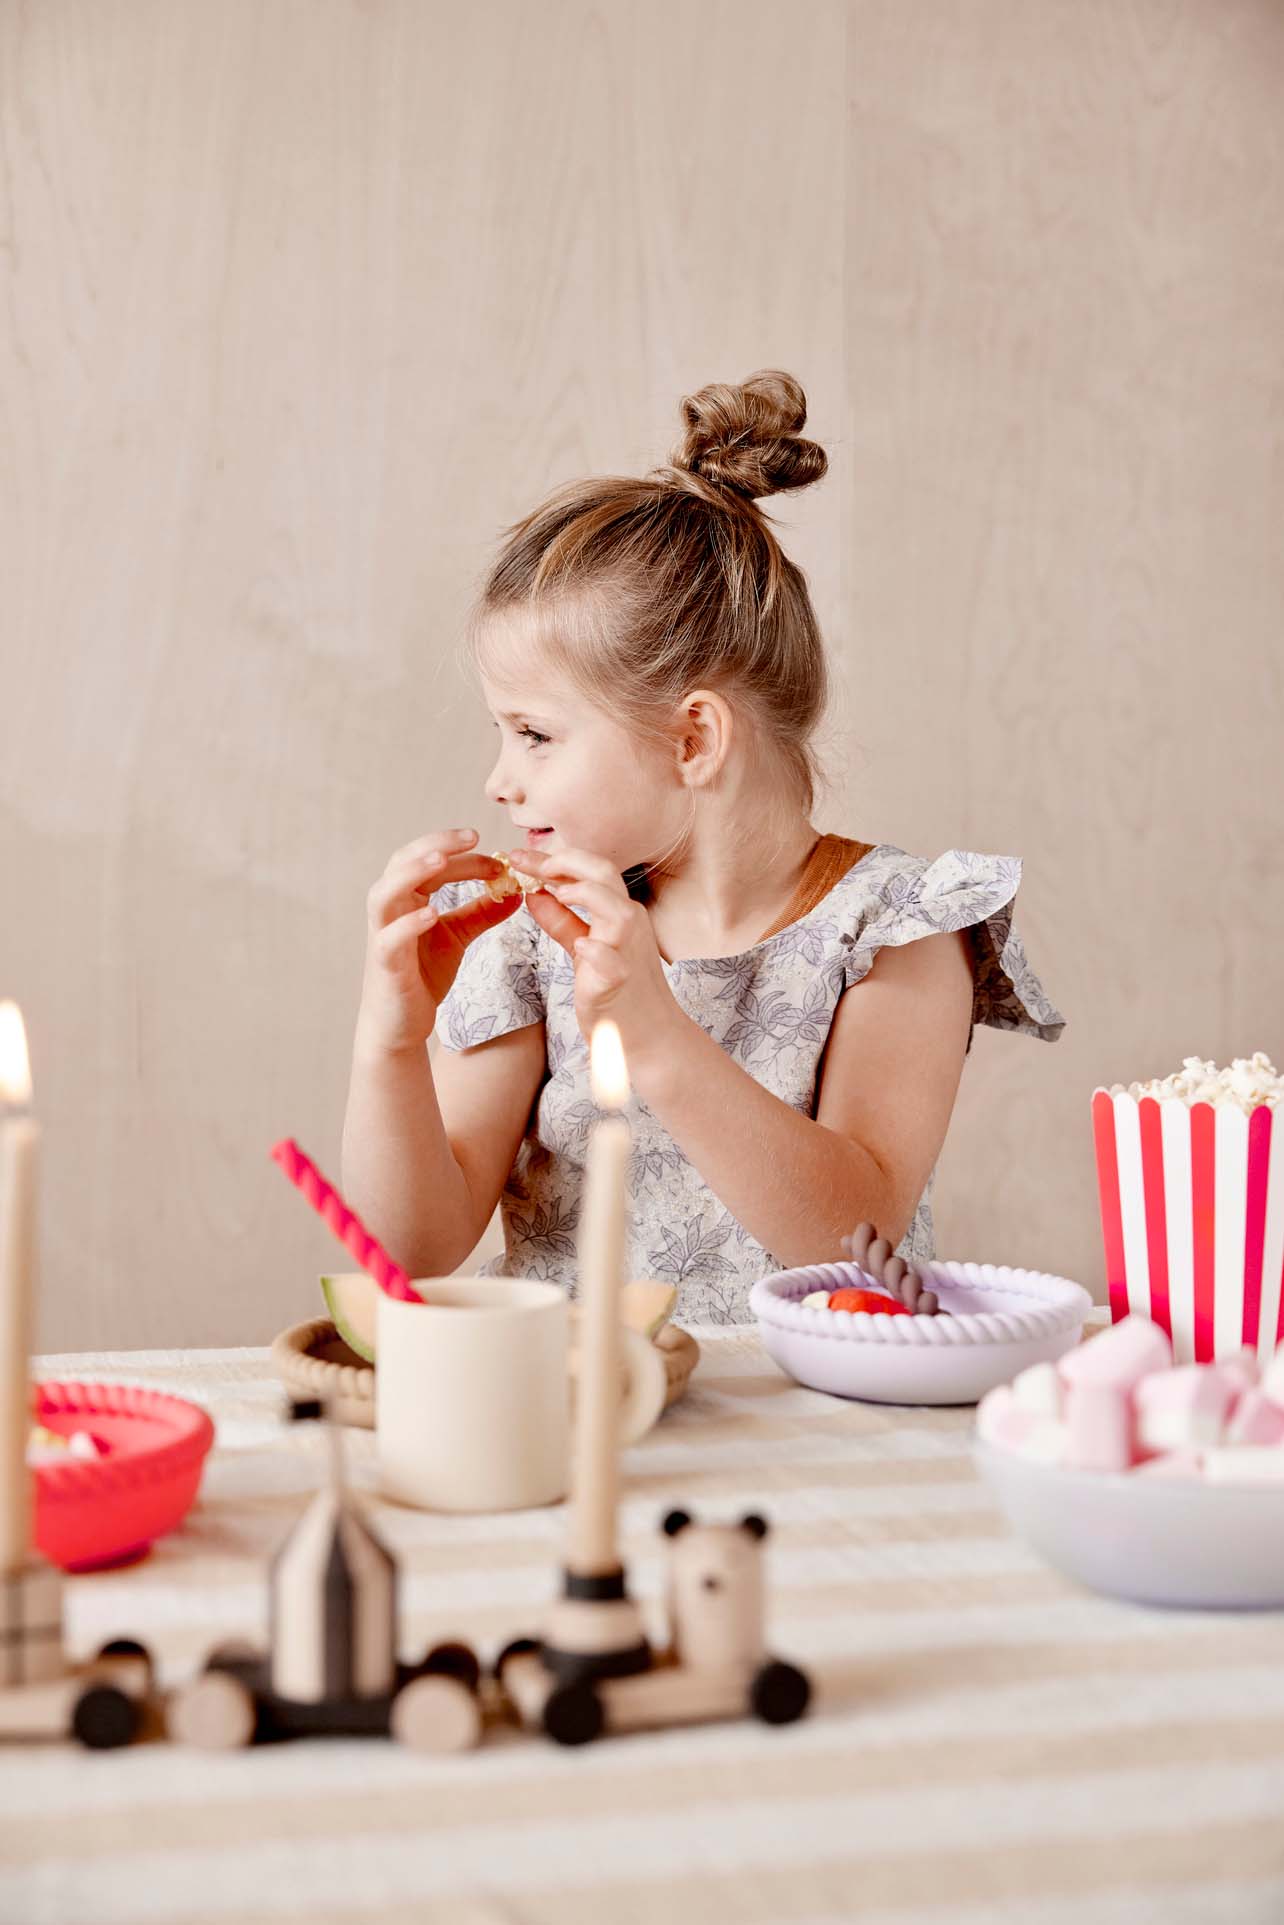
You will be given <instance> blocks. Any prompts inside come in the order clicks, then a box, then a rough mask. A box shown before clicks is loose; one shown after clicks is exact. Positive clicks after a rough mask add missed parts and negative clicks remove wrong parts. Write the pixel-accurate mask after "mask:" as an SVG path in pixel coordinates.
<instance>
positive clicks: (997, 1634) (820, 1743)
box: [0, 1330, 1284, 1925]
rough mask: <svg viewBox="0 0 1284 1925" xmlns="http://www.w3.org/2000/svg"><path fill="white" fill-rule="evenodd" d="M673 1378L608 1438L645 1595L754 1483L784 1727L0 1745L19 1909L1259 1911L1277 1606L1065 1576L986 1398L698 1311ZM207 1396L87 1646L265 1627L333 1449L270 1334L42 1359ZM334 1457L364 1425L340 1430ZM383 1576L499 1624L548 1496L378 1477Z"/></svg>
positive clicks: (478, 1634)
mask: <svg viewBox="0 0 1284 1925" xmlns="http://www.w3.org/2000/svg"><path fill="white" fill-rule="evenodd" d="M698 1335H699V1336H700V1339H701V1342H702V1343H703V1345H704V1356H703V1360H702V1363H701V1366H700V1368H699V1370H698V1371H697V1373H696V1376H695V1378H694V1380H693V1384H692V1388H691V1391H690V1393H689V1395H688V1396H687V1398H686V1399H685V1401H684V1402H682V1403H681V1404H679V1405H678V1406H677V1407H676V1408H675V1409H674V1410H672V1411H671V1412H670V1413H669V1414H668V1415H667V1417H666V1418H665V1419H664V1421H663V1422H662V1423H661V1425H660V1426H659V1427H658V1429H657V1430H656V1431H655V1432H654V1433H653V1434H652V1436H651V1437H649V1438H647V1439H646V1440H644V1442H643V1443H642V1444H641V1445H639V1446H638V1447H637V1448H636V1449H634V1450H632V1451H631V1452H629V1453H628V1455H627V1458H626V1463H625V1502H624V1510H623V1535H624V1546H625V1552H626V1556H627V1558H628V1560H629V1565H630V1576H631V1582H632V1587H633V1589H634V1591H635V1593H636V1594H637V1595H638V1596H639V1597H641V1598H642V1599H643V1600H645V1601H646V1603H647V1605H648V1608H650V1609H652V1610H655V1609H657V1608H658V1580H659V1573H660V1553H659V1541H660V1540H659V1538H658V1533H657V1531H656V1528H655V1527H656V1523H657V1520H658V1518H659V1515H660V1514H661V1512H662V1511H663V1510H664V1509H665V1508H667V1507H668V1506H669V1505H670V1504H671V1503H673V1502H680V1503H681V1504H682V1505H683V1506H684V1507H685V1508H687V1509H689V1510H691V1511H692V1512H693V1513H694V1514H696V1515H698V1516H706V1517H717V1518H727V1517H734V1516H737V1515H739V1513H740V1510H741V1509H742V1508H749V1507H751V1506H753V1507H758V1508H761V1510H762V1511H763V1512H764V1513H765V1514H766V1515H767V1516H768V1517H769V1518H770V1520H771V1523H772V1526H773V1532H772V1535H771V1537H770V1539H769V1540H768V1552H769V1564H768V1569H769V1573H770V1577H769V1585H770V1597H771V1620H772V1637H771V1641H772V1644H773V1646H774V1648H775V1649H776V1651H777V1652H778V1654H779V1655H781V1656H784V1657H789V1658H792V1659H794V1660H796V1661H797V1662H800V1663H801V1664H803V1665H804V1666H806V1667H807V1668H808V1669H809V1670H810V1672H811V1673H812V1676H813V1679H814V1681H815V1684H816V1687H817V1697H816V1703H815V1708H814V1712H813V1714H812V1715H811V1716H810V1717H809V1718H808V1719H807V1720H805V1721H804V1722H803V1723H802V1724H799V1725H796V1726H792V1727H788V1728H785V1729H777V1730H772V1729H767V1728H764V1727H761V1726H758V1725H755V1724H751V1723H747V1722H746V1723H737V1724H729V1725H708V1726H703V1727H698V1728H689V1729H685V1730H675V1731H669V1732H664V1733H660V1734H652V1735H644V1736H638V1737H632V1738H614V1739H609V1740H604V1741H603V1742H601V1743H599V1744H597V1745H593V1746H589V1747H587V1748H586V1749H584V1750H582V1751H560V1750H558V1749H556V1748H555V1747H553V1746H551V1745H549V1744H547V1743H545V1742H542V1741H538V1740H536V1739H534V1738H529V1737H524V1736H522V1735H521V1734H519V1733H516V1732H513V1733H507V1734H505V1733H501V1734H500V1735H498V1736H496V1737H493V1738H491V1739H490V1740H489V1741H488V1743H487V1744H486V1745H485V1746H484V1747H483V1748H482V1749H481V1750H479V1751H476V1752H473V1753H470V1754H465V1755H463V1756H460V1757H452V1758H432V1757H424V1756H420V1755H415V1754H411V1753H407V1752H405V1751H403V1750H401V1749H400V1748H399V1747H397V1746H396V1745H395V1744H392V1743H389V1742H383V1741H378V1740H373V1741H366V1742H348V1741H336V1740H325V1741H320V1742H310V1743H294V1744H290V1745H284V1746H279V1747H267V1748H262V1749H259V1750H254V1751H246V1752H237V1753H232V1754H226V1753H225V1754H215V1755H209V1754H202V1753H194V1752H186V1751H182V1750H179V1749H178V1748H176V1747H171V1746H169V1745H167V1744H164V1743H162V1742H150V1743H145V1744H140V1745H136V1746H134V1747H132V1748H131V1749H129V1750H126V1751H118V1752H110V1753H96V1754H91V1753H85V1752H82V1751H80V1750H78V1749H76V1748H74V1747H72V1746H65V1747H64V1746H52V1745H50V1746H33V1747H22V1748H14V1747H11V1748H8V1749H4V1748H0V1921H4V1925H55V1921H56V1922H57V1925H69V1922H70V1921H72V1920H75V1921H77V1922H78V1925H149V1922H150V1921H161V1920H164V1921H167V1922H168V1925H177V1921H183V1925H197V1921H201V1922H202V1925H204V1922H205V1921H214V1920H219V1921H228V1920H232V1919H237V1920H251V1921H259V1920H262V1921H281V1920H298V1921H305V1920H306V1921H311V1922H313V1925H319V1922H320V1921H335V1925H338V1921H344V1925H349V1922H351V1921H357V1920H371V1921H373V1920H378V1921H380V1925H390V1922H392V1921H398V1920H414V1921H416V1925H501V1922H502V1925H633V1922H634V1921H643V1920H645V1921H655V1920H663V1921H665V1922H666V1925H766V1921H772V1920H778V1919H788V1920H798V1921H806V1922H807V1925H828V1922H829V1921H834V1920H839V1919H852V1918H859V1919H862V1920H865V1921H868V1922H869V1925H929V1922H930V1925H979V1921H982V1920H984V1921H986V1922H987V1925H989V1922H990V1921H995V1922H996V1925H997V1922H998V1921H1003V1925H1008V1922H1009V1921H1010V1922H1011V1925H1071V1921H1074V1925H1081V1921H1084V1920H1086V1921H1088V1922H1089V1925H1123V1921H1128V1925H1134V1922H1135V1921H1143V1920H1145V1921H1149V1920H1155V1921H1161V1920H1162V1921H1163V1922H1164V1925H1190V1922H1191V1921H1199V1922H1200V1925H1204V1922H1205V1921H1208V1922H1209V1925H1212V1922H1213V1921H1215V1922H1216V1925H1250V1922H1251V1925H1278V1921H1280V1920H1281V1919H1284V1823H1281V1819H1282V1818H1284V1616H1280V1615H1261V1616H1240V1617H1228V1616H1224V1615H1217V1614H1212V1613H1208V1614H1200V1613H1193V1612H1191V1613H1172V1612H1158V1611H1147V1610H1141V1609H1138V1608H1135V1607H1130V1606H1126V1605H1123V1604H1116V1603H1111V1602H1108V1601H1106V1600H1105V1599H1101V1598H1097V1597H1094V1596H1091V1595H1087V1594H1084V1593H1082V1592H1080V1591H1078V1590H1077V1589H1075V1588H1074V1587H1073V1586H1072V1585H1070V1584H1069V1583H1067V1582H1064V1581H1063V1580H1062V1579H1061V1578H1059V1577H1058V1576H1056V1575H1055V1574H1054V1573H1053V1572H1052V1571H1050V1570H1048V1569H1047V1568H1045V1567H1044V1566H1043V1565H1042V1564H1041V1563H1040V1562H1039V1561H1038V1560H1037V1559H1036V1558H1035V1556H1034V1555H1033V1554H1032V1553H1028V1552H1027V1551H1026V1550H1025V1549H1024V1548H1023V1546H1022V1545H1021V1544H1020V1543H1019V1542H1017V1541H1016V1540H1015V1539H1014V1538H1013V1537H1011V1536H1010V1535H1009V1534H1008V1533H1007V1531H1006V1530H1005V1529H1004V1527H1003V1525H1002V1524H1001V1522H1000V1520H999V1518H998V1516H997V1515H996V1513H995V1510H994V1508H993V1506H992V1505H991V1503H990V1501H989V1498H988V1496H987V1495H986V1493H985V1491H984V1489H983V1488H982V1487H981V1486H980V1485H979V1483H978V1482H977V1479H976V1477H975V1476H974V1474H973V1470H972V1467H971V1463H970V1458H969V1441H970V1435H971V1429H972V1413H971V1412H970V1411H967V1410H912V1409H887V1408H879V1407H875V1406H871V1405H859V1404H850V1405H848V1404H844V1403H841V1402H838V1401H836V1400H832V1399H828V1398H825V1397H821V1396H819V1395H816V1394H813V1393H811V1392H808V1391H804V1390H801V1389H799V1388H797V1387H796V1386H795V1385H794V1384H792V1383H791V1382H790V1381H789V1380H788V1379H787V1378H785V1377H783V1376H782V1375H781V1374H780V1372H779V1371H778V1370H777V1369H776V1368H775V1366H774V1365H773V1364H772V1363H771V1362H770V1361H769V1360H768V1359H767V1357H766V1356H765V1355H764V1353H763V1352H762V1350H761V1349H760V1347H759V1345H758V1342H757V1340H756V1337H755V1336H754V1335H753V1333H752V1332H749V1331H743V1330H742V1331H735V1332H713V1331H701V1332H699V1333H698ZM37 1370H38V1374H39V1375H41V1376H44V1377H52V1376H74V1377H81V1378H91V1379H97V1380H104V1379H120V1380H132V1381H136V1382H143V1383H147V1384H150V1385H153V1386H155V1387H157V1388H165V1389H172V1390H175V1391H177V1392H179V1393H180V1394H182V1395H185V1396H189V1397H193V1398H195V1399H197V1400H199V1401H200V1402H202V1403H205V1404H206V1405H208V1407H209V1408H210V1410H211V1411H212V1413H213V1414H214V1416H215V1418H216V1421H217V1424H218V1431H219V1442H218V1448H217V1450H216V1452H215V1453H214V1455H213V1456H212V1457H211V1459H210V1462H209V1465H208V1468H207V1472H206V1478H205V1483H204V1486H203V1494H202V1498H201V1501H200V1503H199V1505H198V1507H197V1509H196V1510H195V1511H194V1512H193V1513H192V1515H191V1517H190V1519H189V1521H188V1523H187V1525H186V1526H185V1527H184V1529H183V1530H182V1531H181V1532H179V1533H177V1534H175V1535H174V1536H172V1537H171V1538H169V1539H167V1540H166V1541H164V1542H163V1543H161V1544H160V1545H158V1546H157V1547H156V1549H155V1551H154V1552H153V1553H152V1555H151V1556H150V1557H149V1558H148V1559H147V1560H146V1561H145V1562H143V1563H141V1564H139V1565H137V1566H135V1567H134V1568H133V1569H132V1570H126V1571H118V1572H109V1573H102V1574H99V1575H96V1576H92V1577H81V1578H76V1579H73V1580H70V1581H69V1583H68V1586H67V1616H68V1625H69V1636H70V1642H71V1645H72V1648H73V1652H74V1654H75V1655H80V1654H82V1653H88V1652H89V1651H90V1650H91V1649H93V1648H96V1646H97V1644H98V1642H100V1641H101V1640H102V1639H103V1638H105V1637H108V1636H112V1635H117V1634H130V1635H135V1636H139V1637H141V1638H143V1639H144V1640H145V1641H146V1642H147V1643H148V1644H149V1645H150V1646H151V1647H152V1649H153V1651H154V1652H155V1653H156V1655H157V1657H158V1659H159V1661H160V1671H161V1678H162V1681H163V1682H165V1683H171V1684H172V1683H174V1682H177V1681H179V1680H181V1679H183V1678H184V1677H186V1676H187V1675H189V1673H190V1672H191V1671H192V1669H193V1668H194V1667H195V1666H196V1665H197V1664H198V1662H199V1660H200V1658H201V1657H202V1655H203V1653H204V1652H205V1650H206V1649H207V1648H208V1647H209V1646H210V1645H211V1644H212V1643H214V1642H216V1641H218V1640H220V1639H222V1638H225V1637H228V1636H231V1635H234V1634H237V1633H241V1634H248V1635H250V1636H253V1637H259V1638H261V1637H262V1635H263V1633H264V1629H265V1622H266V1593H265V1589H264V1582H263V1567H264V1563H265V1560H266V1558H267V1556H268V1554H269V1552H270V1551H271V1549H272V1548H273V1547H274V1546H275V1545H276V1544H277V1543H278V1542H279V1541H280V1538H281V1536H282V1535H283V1534H284V1532H285V1531H286V1530H287V1529H288V1527H289V1525H290V1522H291V1520H292V1519H293V1517H294V1516H295V1515H296V1514H297V1511H298V1509H299V1508H300V1506H301V1504H302V1503H303V1501H304V1500H305V1499H306V1497H307V1495H308V1494H309V1493H310V1492H311V1491H312V1490H313V1489H314V1488H315V1486H316V1483H317V1480H318V1478H319V1476H320V1473H321V1468H322V1459H321V1455H320V1451H321V1446H322V1443H323V1439H322V1438H320V1437H319V1436H318V1434H317V1433H316V1431H315V1429H314V1427H312V1426H300V1427H296V1428H289V1429H287V1428H285V1427H283V1426H282V1425H281V1424H280V1422H279V1412H280V1409H281V1407H282V1396H281V1392H280V1390H279V1387H278V1386H277V1384H276V1382H275V1380H274V1379H273V1377H272V1375H271V1373H270V1369H269V1365H268V1361H267V1353H266V1352H265V1351H261V1350H233V1351H198V1352H184V1353H170V1354H161V1353H154V1352H134V1353H125V1354H120V1353H118V1354H114V1355H110V1356H94V1357H88V1356H77V1357H46V1358H41V1359H39V1360H38V1364H37ZM346 1435H347V1437H348V1439H349V1442H350V1446H351V1448H350V1451H349V1463H350V1465H351V1467H352V1479H353V1482H354V1484H356V1485H358V1486H361V1487H363V1488H367V1489H372V1488H373V1481H374V1467H373V1462H372V1455H371V1451H372V1442H373V1440H372V1438H371V1437H370V1435H369V1434H368V1433H365V1432H359V1431H349V1432H347V1433H346ZM374 1514H375V1517H376V1520H377V1524H378V1527H379V1529H380V1531H381V1533H382V1534H383V1535H384V1536H385V1538H386V1540H387V1541H388V1542H389V1543H390V1544H391V1545H392V1546H393V1547H394V1548H395V1549H396V1551H397V1552H398V1554H399V1556H400V1559H401V1563H402V1572H403V1588H402V1641H403V1646H404V1655H406V1656H407V1657H413V1656H417V1655H418V1654H419V1653H420V1652H421V1651H422V1648H423V1646H424V1644H425V1642H426V1641H428V1640H430V1639H433V1638H436V1637H437V1636H439V1635H440V1634H443V1633H447V1632H450V1631H456V1632H462V1633H463V1634H464V1635H466V1636H467V1637H469V1638H470V1639H471V1640H472V1641H473V1642H474V1643H475V1644H476V1645H477V1646H478V1647H479V1648H480V1650H481V1652H482V1655H483V1656H485V1657H489V1656H491V1655H493V1653H494V1651H495V1650H496V1649H497V1648H498V1646H499V1645H500V1644H501V1643H502V1642H504V1641H506V1640H507V1638H508V1637H509V1636H511V1635H513V1634H516V1633H520V1632H522V1631H524V1630H527V1629H529V1628H531V1627H532V1625H533V1624H534V1623H535V1622H536V1621H537V1618H538V1614H539V1610H540V1607H541V1605H542V1604H543V1603H544V1602H545V1600H547V1599H548V1598H549V1596H550V1595H551V1589H552V1584H553V1580H554V1573H555V1569H556V1567H557V1564H558V1561H559V1552H560V1528H559V1527H560V1518H561V1512H560V1510H550V1511H547V1512H525V1513H521V1514H518V1515H510V1516H505V1517H486V1518H443V1517H432V1516H426V1515H421V1514H419V1513H417V1512H413V1511H408V1510H404V1509H399V1508H396V1507H393V1506H391V1505H387V1504H382V1503H378V1504H376V1505H375V1513H374Z"/></svg>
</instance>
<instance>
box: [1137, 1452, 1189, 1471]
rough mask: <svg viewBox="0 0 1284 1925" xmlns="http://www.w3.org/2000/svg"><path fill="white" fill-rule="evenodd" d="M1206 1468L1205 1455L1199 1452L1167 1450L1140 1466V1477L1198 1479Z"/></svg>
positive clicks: (1149, 1458) (1138, 1468) (1138, 1469)
mask: <svg viewBox="0 0 1284 1925" xmlns="http://www.w3.org/2000/svg"><path fill="white" fill-rule="evenodd" d="M1203 1467H1204V1454H1203V1452H1202V1451H1198V1450H1166V1451H1164V1452H1163V1453H1162V1454H1161V1455H1160V1456H1158V1457H1148V1458H1147V1459H1146V1462H1145V1463H1144V1464H1138V1466H1137V1472H1136V1474H1137V1476H1138V1477H1198V1476H1199V1473H1200V1471H1201V1470H1202V1469H1203Z"/></svg>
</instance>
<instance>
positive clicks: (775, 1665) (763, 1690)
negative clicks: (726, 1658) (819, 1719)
mask: <svg viewBox="0 0 1284 1925" xmlns="http://www.w3.org/2000/svg"><path fill="white" fill-rule="evenodd" d="M810 1697H811V1685H810V1683H809V1682H808V1679H807V1678H806V1676H805V1675H804V1673H803V1672H801V1671H800V1670H799V1669H798V1667H797V1665H794V1664H782V1663H781V1662H780V1661H779V1660H778V1659H773V1660H772V1662H771V1663H770V1664H764V1665H763V1667H762V1670H761V1671H759V1673H758V1675H757V1676H756V1677H755V1679H754V1681H753V1683H752V1684H751V1685H750V1687H749V1708H750V1710H751V1711H752V1712H753V1715H754V1717H755V1718H761V1719H762V1722H763V1723H764V1724H793V1722H794V1720H795V1719H796V1718H801V1717H802V1714H803V1712H804V1711H805V1710H806V1709H807V1704H808V1701H809V1699H810Z"/></svg>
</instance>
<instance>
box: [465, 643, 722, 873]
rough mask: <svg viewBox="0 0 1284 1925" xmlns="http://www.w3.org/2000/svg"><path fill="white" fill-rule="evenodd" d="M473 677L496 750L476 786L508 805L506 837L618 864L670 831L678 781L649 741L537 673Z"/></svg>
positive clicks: (674, 830) (675, 826)
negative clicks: (512, 833) (510, 828)
mask: <svg viewBox="0 0 1284 1925" xmlns="http://www.w3.org/2000/svg"><path fill="white" fill-rule="evenodd" d="M481 684H482V692H483V694H484V696H485V700H486V707H487V708H488V709H489V711H490V715H491V720H492V722H493V723H494V726H495V728H496V730H497V731H498V736H497V747H498V751H499V753H498V756H497V759H496V762H495V766H494V768H493V769H492V770H491V772H490V775H489V776H488V777H487V781H486V795H487V798H488V799H489V800H490V801H491V802H498V803H500V804H501V805H502V806H503V807H504V808H506V809H507V810H508V813H509V815H510V816H511V818H512V821H513V825H514V828H515V829H516V830H517V831H518V835H517V836H516V837H515V838H514V844H513V846H514V847H516V845H517V842H519V841H523V842H527V843H528V844H529V845H530V846H531V847H532V848H536V849H545V850H549V849H584V850H587V851H588V852H589V853H590V854H592V855H598V856H604V857H605V858H607V859H608V860H609V861H610V862H612V863H613V864H614V866H615V867H616V868H617V869H618V870H620V871H621V872H623V871H624V870H625V869H628V868H631V867H632V866H633V865H634V864H635V863H639V862H645V861H648V860H649V859H650V858H651V857H652V856H653V855H654V854H656V853H658V852H659V851H660V850H662V849H663V848H665V847H666V846H667V844H668V842H671V841H672V840H673V839H674V838H675V836H676V835H677V834H678V833H679V832H680V829H681V825H682V823H683V821H684V820H685V813H684V803H685V793H684V788H683V785H682V783H681V782H680V781H679V779H678V775H677V768H676V763H673V762H668V761H666V760H665V758H664V757H663V756H662V755H661V754H660V752H659V751H658V750H657V749H656V748H653V747H649V746H648V747H647V748H645V749H644V748H643V747H642V746H641V745H640V744H639V743H638V742H637V741H636V739H635V738H634V737H633V736H632V735H631V734H630V733H628V732H627V731H626V730H625V729H623V728H620V727H618V726H617V725H616V724H615V723H614V722H613V721H612V720H611V719H610V717H609V716H608V715H605V714H604V713H603V712H602V710H601V709H599V708H595V707H593V706H592V705H591V704H590V703H588V702H587V701H585V699H584V697H583V696H582V695H580V694H579V693H578V692H577V691H576V690H574V689H572V688H571V687H569V686H568V685H567V684H566V683H563V682H558V681H554V680H553V679H551V678H550V677H548V676H547V675H540V676H538V677H535V676H533V675H532V676H531V677H529V679H526V680H524V681H518V680H516V679H510V677H509V674H508V672H507V670H506V672H505V679H504V681H503V682H499V681H497V680H494V679H492V677H491V676H489V675H482V677H481ZM666 776H667V779H666Z"/></svg>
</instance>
